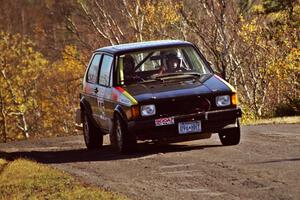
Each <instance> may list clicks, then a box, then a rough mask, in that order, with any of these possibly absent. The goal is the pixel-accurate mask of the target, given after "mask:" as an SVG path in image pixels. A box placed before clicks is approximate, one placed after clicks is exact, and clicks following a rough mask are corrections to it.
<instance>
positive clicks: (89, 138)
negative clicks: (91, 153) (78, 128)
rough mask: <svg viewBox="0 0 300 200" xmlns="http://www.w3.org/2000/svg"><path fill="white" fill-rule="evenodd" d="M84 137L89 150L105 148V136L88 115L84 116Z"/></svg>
mask: <svg viewBox="0 0 300 200" xmlns="http://www.w3.org/2000/svg"><path fill="white" fill-rule="evenodd" d="M83 137H84V142H85V145H86V147H87V149H100V148H101V147H102V146H103V135H102V133H101V132H100V131H99V129H98V128H97V127H96V126H95V125H94V124H93V123H92V122H91V120H90V118H89V117H88V116H87V114H83Z"/></svg>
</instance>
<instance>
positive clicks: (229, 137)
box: [219, 120, 241, 146]
mask: <svg viewBox="0 0 300 200" xmlns="http://www.w3.org/2000/svg"><path fill="white" fill-rule="evenodd" d="M219 138H220V141H221V143H222V144H223V145H224V146H231V145H237V144H239V143H240V139H241V128H240V123H239V120H237V127H234V128H229V129H224V130H221V131H220V132H219Z"/></svg>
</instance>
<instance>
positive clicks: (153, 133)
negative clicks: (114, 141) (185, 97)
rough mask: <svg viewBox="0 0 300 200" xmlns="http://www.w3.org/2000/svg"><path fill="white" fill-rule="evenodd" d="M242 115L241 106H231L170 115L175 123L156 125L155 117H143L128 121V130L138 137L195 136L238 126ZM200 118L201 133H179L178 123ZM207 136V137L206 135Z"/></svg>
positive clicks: (167, 137) (145, 138)
mask: <svg viewBox="0 0 300 200" xmlns="http://www.w3.org/2000/svg"><path fill="white" fill-rule="evenodd" d="M241 116H242V111H241V109H240V108H230V109H224V110H216V111H209V112H200V113H194V114H186V115H177V116H170V117H173V118H174V124H171V125H164V126H155V119H143V120H137V121H129V122H128V130H129V131H130V132H133V133H134V134H135V135H136V136H137V138H138V139H140V140H147V139H152V140H156V139H170V138H174V137H182V138H184V137H186V138H188V137H193V136H196V135H198V136H199V135H201V134H202V135H205V133H216V132H219V131H220V130H222V129H224V128H227V127H229V126H231V127H232V126H236V121H237V118H238V117H241ZM195 120H200V121H201V126H202V131H201V132H200V133H191V134H185V135H181V134H179V133H178V123H179V122H188V121H195ZM200 138H201V136H200ZM204 138H207V137H204Z"/></svg>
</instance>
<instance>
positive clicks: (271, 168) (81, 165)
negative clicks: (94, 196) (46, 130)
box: [0, 124, 300, 200]
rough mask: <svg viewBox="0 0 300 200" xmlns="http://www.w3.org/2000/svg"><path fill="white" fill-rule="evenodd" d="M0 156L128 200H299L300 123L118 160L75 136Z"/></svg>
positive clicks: (16, 146)
mask: <svg viewBox="0 0 300 200" xmlns="http://www.w3.org/2000/svg"><path fill="white" fill-rule="evenodd" d="M1 151H2V153H1V154H2V156H6V157H7V158H13V157H18V156H23V157H27V158H30V159H35V160H37V161H38V162H41V163H45V164H49V165H51V166H53V167H56V168H59V169H62V170H64V171H67V172H69V173H71V174H73V175H75V176H76V177H77V178H78V179H80V180H81V181H83V182H85V183H88V184H91V185H95V186H100V187H102V188H104V189H108V190H111V191H113V192H117V193H121V194H124V195H126V196H128V197H129V198H131V199H185V200H187V199H300V124H294V125H258V126H244V127H242V140H241V144H240V145H237V146H230V147H224V146H221V144H220V141H219V139H218V137H217V135H213V137H212V138H210V139H207V140H199V141H192V142H185V143H177V144H172V145H171V144H170V145H157V144H151V143H143V144H139V150H138V152H137V153H134V154H131V155H118V154H116V153H114V152H113V151H112V150H111V148H110V147H109V146H108V145H106V146H104V148H103V149H102V150H95V151H87V150H85V146H84V142H83V138H82V137H81V136H72V137H61V138H52V139H41V140H31V141H22V142H13V143H7V144H0V152H1Z"/></svg>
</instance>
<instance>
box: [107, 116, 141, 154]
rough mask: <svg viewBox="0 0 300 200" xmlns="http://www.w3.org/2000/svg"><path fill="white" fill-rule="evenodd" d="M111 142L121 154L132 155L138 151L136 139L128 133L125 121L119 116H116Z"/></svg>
mask: <svg viewBox="0 0 300 200" xmlns="http://www.w3.org/2000/svg"><path fill="white" fill-rule="evenodd" d="M110 142H111V144H112V145H113V147H114V149H115V150H116V151H118V152H119V153H131V152H134V151H135V150H136V146H137V140H136V137H135V135H134V134H132V133H130V132H129V131H128V129H127V128H126V125H125V123H124V121H123V120H122V118H121V117H120V116H119V115H118V114H117V115H115V119H114V129H113V133H112V135H111V136H110Z"/></svg>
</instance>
